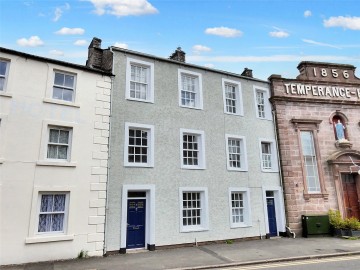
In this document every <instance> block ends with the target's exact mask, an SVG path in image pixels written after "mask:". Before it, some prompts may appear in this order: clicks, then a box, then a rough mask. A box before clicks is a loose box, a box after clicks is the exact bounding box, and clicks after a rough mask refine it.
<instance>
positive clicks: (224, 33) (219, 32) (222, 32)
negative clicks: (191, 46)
mask: <svg viewBox="0 0 360 270" xmlns="http://www.w3.org/2000/svg"><path fill="white" fill-rule="evenodd" d="M205 33H206V34H208V35H215V36H221V37H227V38H228V37H240V36H242V34H243V33H242V32H241V31H240V30H237V29H234V28H228V27H223V26H221V27H214V28H207V29H206V30H205Z"/></svg>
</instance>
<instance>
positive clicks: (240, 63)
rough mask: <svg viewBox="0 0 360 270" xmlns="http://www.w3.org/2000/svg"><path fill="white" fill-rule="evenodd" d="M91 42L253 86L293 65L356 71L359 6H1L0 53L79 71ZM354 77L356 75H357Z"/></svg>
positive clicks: (204, 0)
mask: <svg viewBox="0 0 360 270" xmlns="http://www.w3.org/2000/svg"><path fill="white" fill-rule="evenodd" d="M93 37H98V38H100V39H102V47H103V48H107V47H109V46H118V47H122V48H127V49H130V50H134V51H139V52H143V53H147V54H152V55H155V56H159V57H165V58H168V57H169V56H170V55H171V53H172V52H173V51H174V50H175V49H176V48H177V47H181V48H182V49H183V50H184V51H185V52H186V61H187V62H188V63H192V64H196V65H201V66H207V67H211V68H215V69H220V70H225V71H229V72H234V73H241V72H242V71H243V70H244V68H245V67H247V68H250V69H252V70H253V75H254V77H256V78H259V79H263V80H267V78H268V77H269V76H270V75H271V74H279V75H282V76H283V77H285V78H294V77H296V75H297V74H298V71H297V69H296V67H297V65H298V63H299V62H300V61H304V60H306V61H321V62H332V63H342V64H352V65H354V66H357V67H360V3H359V1H358V0H233V1H227V0H224V1H222V0H198V1H190V0H149V1H146V0H71V1H57V0H0V46H2V47H5V48H9V49H13V50H17V51H22V52H26V53H30V54H35V55H39V56H44V57H49V58H55V59H59V60H62V61H67V62H71V63H76V64H83V65H84V64H85V62H86V58H87V47H88V45H89V43H90V42H91V40H92V38H93ZM357 75H358V77H360V72H357Z"/></svg>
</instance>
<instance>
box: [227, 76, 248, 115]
mask: <svg viewBox="0 0 360 270" xmlns="http://www.w3.org/2000/svg"><path fill="white" fill-rule="evenodd" d="M222 83H223V98H224V113H227V114H235V115H244V112H243V106H242V97H241V87H240V86H241V85H240V83H239V82H237V81H231V80H228V79H223V80H222Z"/></svg>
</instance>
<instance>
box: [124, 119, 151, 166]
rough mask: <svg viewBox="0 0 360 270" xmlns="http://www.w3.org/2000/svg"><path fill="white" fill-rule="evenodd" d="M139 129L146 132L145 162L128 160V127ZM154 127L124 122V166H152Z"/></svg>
mask: <svg viewBox="0 0 360 270" xmlns="http://www.w3.org/2000/svg"><path fill="white" fill-rule="evenodd" d="M132 128H134V129H141V130H146V131H147V132H148V138H147V140H148V151H147V162H146V163H136V162H129V161H128V155H129V151H128V149H129V129H132ZM154 131H155V128H154V126H153V125H145V124H138V123H129V122H126V123H125V136H124V138H125V142H124V166H125V167H154V161H155V160H154V141H155V139H154V138H155V133H154Z"/></svg>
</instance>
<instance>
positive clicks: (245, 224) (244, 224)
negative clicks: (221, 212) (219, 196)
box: [228, 187, 252, 228]
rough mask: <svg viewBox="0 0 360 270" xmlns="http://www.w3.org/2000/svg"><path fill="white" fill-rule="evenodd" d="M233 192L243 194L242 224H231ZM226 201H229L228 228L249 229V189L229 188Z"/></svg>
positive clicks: (250, 224) (250, 221)
mask: <svg viewBox="0 0 360 270" xmlns="http://www.w3.org/2000/svg"><path fill="white" fill-rule="evenodd" d="M233 192H241V193H243V200H244V222H242V223H233V222H232V206H231V205H232V204H231V194H232V193H233ZM228 199H229V222H230V228H244V227H251V226H252V216H251V204H250V189H249V188H235V187H229V193H228Z"/></svg>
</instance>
